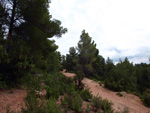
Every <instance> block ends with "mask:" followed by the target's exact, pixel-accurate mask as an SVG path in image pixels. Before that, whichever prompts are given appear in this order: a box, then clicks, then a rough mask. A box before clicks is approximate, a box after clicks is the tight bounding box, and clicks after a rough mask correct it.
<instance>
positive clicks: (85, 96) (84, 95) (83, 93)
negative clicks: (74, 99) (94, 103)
mask: <svg viewBox="0 0 150 113" xmlns="http://www.w3.org/2000/svg"><path fill="white" fill-rule="evenodd" d="M80 96H81V98H82V99H83V100H84V101H88V100H89V99H91V98H92V94H91V92H90V91H89V89H87V88H86V89H84V90H82V91H81V92H80Z"/></svg>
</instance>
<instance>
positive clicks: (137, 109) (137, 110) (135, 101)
mask: <svg viewBox="0 0 150 113" xmlns="http://www.w3.org/2000/svg"><path fill="white" fill-rule="evenodd" d="M63 74H64V75H65V76H67V77H73V76H75V74H72V73H65V72H63ZM82 82H83V83H84V85H85V86H86V87H88V88H89V89H90V91H91V92H92V94H93V95H94V96H97V95H99V96H101V97H102V98H103V99H104V98H106V99H108V100H109V101H111V102H113V103H114V105H113V109H114V110H115V111H117V112H121V111H123V109H124V108H125V107H128V109H129V111H130V113H148V111H149V110H150V108H147V107H145V106H144V105H143V103H142V102H141V100H140V99H139V97H137V96H135V95H133V94H127V93H125V92H121V93H122V94H123V96H122V97H119V96H118V95H116V93H117V92H113V91H110V90H108V89H106V88H104V85H101V86H100V85H99V83H97V82H95V81H93V80H90V79H88V78H84V79H83V81H82Z"/></svg>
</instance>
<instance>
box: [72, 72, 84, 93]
mask: <svg viewBox="0 0 150 113" xmlns="http://www.w3.org/2000/svg"><path fill="white" fill-rule="evenodd" d="M84 76H85V75H84V73H83V72H82V71H77V73H76V76H74V78H73V79H74V81H75V84H76V86H77V89H79V90H82V89H83V87H84V86H83V83H82V80H83V78H84Z"/></svg>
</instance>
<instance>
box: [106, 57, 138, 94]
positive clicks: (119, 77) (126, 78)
mask: <svg viewBox="0 0 150 113" xmlns="http://www.w3.org/2000/svg"><path fill="white" fill-rule="evenodd" d="M107 74H108V75H107V78H106V79H105V87H107V88H109V89H112V90H115V91H122V90H124V91H132V92H134V91H136V78H135V76H134V71H133V65H132V64H130V63H129V61H128V59H125V61H124V62H120V63H118V64H117V65H116V67H115V68H113V69H112V70H110V71H109V73H107Z"/></svg>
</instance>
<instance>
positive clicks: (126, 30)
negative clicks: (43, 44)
mask: <svg viewBox="0 0 150 113" xmlns="http://www.w3.org/2000/svg"><path fill="white" fill-rule="evenodd" d="M149 11H150V1H149V0H82V1H81V0H54V1H52V3H51V4H50V13H51V14H52V16H53V18H56V19H59V20H61V21H62V25H63V26H64V27H66V28H68V33H67V34H65V35H63V37H62V38H60V39H57V40H56V44H57V45H59V51H61V52H62V54H66V53H68V50H69V47H71V46H76V45H77V42H78V41H79V38H80V35H81V31H82V30H83V29H85V30H86V31H87V32H88V33H89V35H90V36H91V37H92V39H93V40H95V42H96V44H97V48H98V49H100V54H101V55H102V56H104V57H105V58H107V57H108V56H109V57H110V58H113V59H116V58H117V59H119V58H122V57H125V56H127V57H128V56H135V58H132V59H131V60H132V61H133V62H136V63H140V62H148V58H146V57H148V56H150V53H144V54H146V56H144V54H143V53H142V51H143V50H142V51H140V49H139V48H143V47H146V48H150V44H149V43H150V15H149ZM111 48H114V50H113V49H111ZM115 49H118V50H119V51H121V52H120V53H118V52H116V50H115ZM145 52H146V51H145ZM140 53H141V54H143V57H144V58H142V56H141V57H140V58H138V59H137V56H136V55H137V54H140ZM147 54H148V55H147ZM145 59H147V61H146V60H145Z"/></svg>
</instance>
